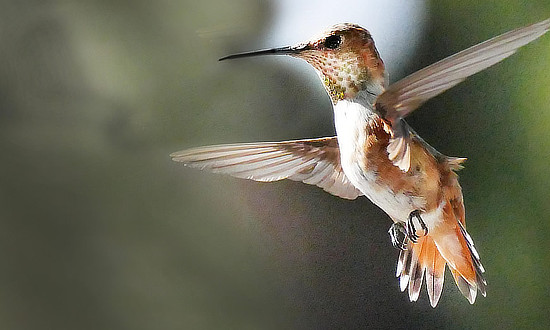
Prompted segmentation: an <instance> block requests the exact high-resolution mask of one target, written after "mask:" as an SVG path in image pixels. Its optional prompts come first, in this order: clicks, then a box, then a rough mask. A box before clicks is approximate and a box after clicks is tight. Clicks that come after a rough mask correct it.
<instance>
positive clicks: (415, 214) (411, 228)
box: [407, 210, 428, 243]
mask: <svg viewBox="0 0 550 330" xmlns="http://www.w3.org/2000/svg"><path fill="white" fill-rule="evenodd" d="M415 219H416V221H417V222H418V224H419V225H420V227H421V228H422V230H423V231H424V235H422V236H426V235H428V227H427V226H426V223H425V222H424V220H422V218H421V217H420V210H414V211H412V212H411V214H409V221H407V236H408V237H409V239H410V240H411V241H413V243H416V242H417V241H418V238H419V236H418V234H417V233H416V227H415V225H414V220H415Z"/></svg>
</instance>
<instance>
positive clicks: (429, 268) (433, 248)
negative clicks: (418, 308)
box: [396, 203, 487, 307]
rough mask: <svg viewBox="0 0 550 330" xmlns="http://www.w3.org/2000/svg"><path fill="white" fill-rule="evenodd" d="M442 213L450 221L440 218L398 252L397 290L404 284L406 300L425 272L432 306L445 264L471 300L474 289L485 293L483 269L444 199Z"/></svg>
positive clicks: (415, 292)
mask: <svg viewBox="0 0 550 330" xmlns="http://www.w3.org/2000/svg"><path fill="white" fill-rule="evenodd" d="M443 213H444V216H445V218H446V219H447V220H448V219H451V218H449V217H452V219H453V221H442V222H441V223H440V224H439V225H438V226H437V227H436V228H434V229H432V230H431V231H430V232H429V234H428V235H426V236H423V237H420V238H419V239H418V240H417V242H416V243H413V242H411V241H409V242H408V246H407V249H406V250H403V251H401V254H400V255H399V261H398V263H397V273H396V276H397V277H399V282H400V287H401V291H405V289H406V288H407V286H408V288H409V298H410V300H411V301H416V300H417V299H418V296H419V293H420V288H421V286H422V279H423V277H424V274H426V287H427V291H428V296H429V298H430V304H431V306H432V307H435V306H436V305H437V303H438V301H439V298H440V296H441V292H442V289H443V280H444V275H445V265H449V268H450V270H451V273H452V275H453V277H454V280H455V283H456V285H457V287H458V289H459V290H460V292H461V293H462V294H463V295H464V296H465V297H466V298H467V299H468V301H469V302H470V303H471V304H473V303H474V301H475V299H476V295H477V291H478V290H479V291H480V292H481V294H482V295H483V296H485V295H486V286H487V282H486V281H485V279H484V278H483V273H484V272H485V270H484V269H483V266H482V265H481V262H480V260H479V254H478V253H477V251H476V250H475V248H474V244H473V241H472V239H471V237H470V235H469V234H468V233H467V232H466V230H465V229H464V227H463V226H462V224H461V223H460V221H457V220H455V219H456V217H455V215H454V212H453V208H452V206H451V204H450V203H446V205H445V207H444V208H443Z"/></svg>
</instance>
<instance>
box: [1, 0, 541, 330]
mask: <svg viewBox="0 0 550 330" xmlns="http://www.w3.org/2000/svg"><path fill="white" fill-rule="evenodd" d="M271 5H272V4H270V3H266V2H254V1H246V0H236V1H231V2H220V1H195V2H193V1H181V2H176V1H168V0H161V1H156V2H144V1H123V0H118V1H101V0H95V1H91V0H90V1H80V2H69V1H61V0H59V1H55V0H43V1H26V2H15V1H3V2H1V3H0V18H1V19H0V40H1V42H2V45H3V46H2V47H1V48H0V151H1V153H2V155H4V157H3V158H2V161H1V163H0V164H1V165H0V166H1V167H0V197H1V198H0V260H1V262H2V265H3V267H2V270H1V271H0V327H1V328H5V329H48V328H52V329H98V328H101V329H181V328H190V329H219V328H237V329H247V328H250V329H258V328H274V329H278V328H354V327H366V326H370V327H389V326H392V327H394V328H416V327H423V328H431V327H434V328H457V329H463V328H476V329H482V328H487V329H490V328H494V327H495V326H496V325H497V324H498V325H500V326H501V327H503V328H510V329H515V328H530V329H533V328H541V329H543V328H548V327H550V321H549V319H548V315H547V313H548V311H547V309H548V308H547V307H546V306H549V305H550V295H549V294H548V293H549V292H550V288H549V284H548V283H549V282H548V274H549V273H550V255H549V254H548V251H549V249H550V243H549V241H548V239H547V237H548V234H549V233H550V221H549V216H548V214H550V212H549V211H550V204H549V203H548V196H549V192H550V191H549V188H548V187H549V186H550V172H549V171H548V169H547V167H548V166H547V164H548V163H549V161H550V153H549V150H550V102H549V101H550V79H549V75H548V72H549V71H550V65H549V63H550V36H545V37H544V38H542V39H541V40H539V41H537V42H535V43H533V44H531V45H529V46H527V47H525V48H524V49H521V50H520V51H519V52H518V54H516V55H514V56H513V57H511V58H510V59H507V60H506V61H504V62H503V63H502V64H499V65H498V66H496V67H494V68H490V69H488V70H487V71H485V72H483V73H481V74H479V75H476V76H475V77H472V78H471V79H469V80H468V81H467V82H466V83H463V84H461V85H459V86H457V87H456V88H454V89H452V90H450V91H449V92H447V93H445V94H444V95H442V96H440V97H438V98H436V99H434V100H432V101H430V102H428V103H427V104H426V105H425V106H424V108H423V110H422V111H419V112H418V113H415V114H414V115H413V116H412V117H411V118H410V121H409V122H410V123H411V125H412V126H413V127H415V129H416V130H417V131H418V132H419V133H420V134H421V135H422V136H423V137H424V138H425V139H426V140H427V141H429V142H430V143H431V144H433V145H434V146H435V147H436V148H438V149H439V150H441V151H442V152H444V153H446V154H450V155H457V156H467V157H468V158H469V161H468V162H467V163H466V166H467V167H466V169H465V170H463V171H462V172H461V182H462V185H463V188H464V193H465V199H466V207H467V214H468V228H469V231H470V232H471V234H472V236H473V237H474V239H475V241H476V246H477V247H478V250H479V251H480V253H481V256H482V260H483V262H484V265H485V268H486V269H487V277H488V281H489V288H488V296H487V298H482V297H480V298H479V299H478V301H477V302H476V304H475V305H474V306H470V305H469V304H468V303H467V301H466V300H465V299H464V298H463V297H462V296H461V295H460V294H459V292H458V290H457V289H456V288H455V287H454V284H453V283H452V280H451V278H450V276H447V284H446V286H445V289H444V291H445V292H444V293H443V297H442V299H441V301H440V304H439V306H438V307H437V309H435V310H432V309H431V307H429V304H428V299H427V297H426V294H425V292H424V291H423V293H422V295H421V298H420V301H419V302H417V303H414V304H411V303H409V302H408V300H407V297H406V295H405V294H403V293H400V292H399V290H398V285H397V281H396V279H395V278H393V272H394V269H395V262H396V258H397V251H395V250H393V249H392V248H391V246H390V244H389V239H388V237H387V234H386V230H387V228H388V226H389V225H390V221H389V220H388V219H387V217H386V216H385V215H384V214H383V213H382V212H381V211H379V210H378V209H376V207H374V206H373V205H371V204H370V203H369V202H368V201H366V200H365V199H359V200H357V201H344V200H340V199H337V198H334V197H333V196H330V195H328V194H326V193H324V192H323V191H321V190H320V189H318V188H315V187H311V186H306V185H303V184H299V183H295V182H284V183H283V182H281V183H276V184H270V185H268V184H259V183H255V182H246V181H239V180H236V179H231V178H227V177H223V176H217V175H211V174H207V173H202V172H196V171H192V170H187V169H184V168H181V167H180V166H179V165H178V164H174V163H172V162H171V161H170V160H169V157H168V154H169V153H170V152H171V151H175V150H178V149H182V148H185V147H191V146H197V145H202V144H210V143H224V142H244V141H258V140H279V139H290V138H304V137H313V136H323V135H329V134H332V132H333V128H332V114H331V109H330V105H329V103H328V99H327V97H326V96H325V95H324V92H323V90H322V89H321V87H320V84H319V83H318V82H317V81H316V78H315V75H314V74H313V73H312V72H311V73H310V74H308V75H307V76H304V75H303V72H304V71H303V70H302V71H296V70H294V68H293V65H294V64H292V63H293V62H292V61H287V60H284V59H277V60H274V59H270V60H260V59H258V60H250V61H246V62H245V61H239V62H234V63H231V64H225V63H224V65H219V64H218V63H217V62H216V60H217V58H219V57H220V56H221V55H225V54H227V53H230V52H232V51H235V50H246V49H253V48H254V47H255V45H257V44H259V42H258V40H260V39H261V38H262V34H263V33H264V32H265V31H263V30H262V29H263V28H265V27H266V26H267V25H268V24H266V23H267V22H269V21H270V20H272V19H273V18H272V17H271V15H272V10H271V9H272V8H271ZM430 8H431V9H430V10H431V11H430V20H431V21H430V23H429V30H428V31H427V33H426V37H425V40H424V42H423V46H422V48H421V49H420V50H419V51H418V53H417V54H411V59H410V61H409V67H408V71H409V72H413V71H414V70H417V69H420V68H421V67H423V66H424V65H427V64H430V63H431V62H434V61H436V60H438V59H440V58H443V57H444V56H447V55H450V54H452V53H454V52H456V51H459V50H461V49H463V48H466V47H468V46H470V45H473V44H475V43H477V42H480V41H483V40H485V39H487V38H489V37H492V36H494V35H497V34H499V33H502V32H505V31H507V30H510V29H512V28H515V27H519V26H523V25H525V24H527V23H531V22H535V21H538V20H542V19H544V18H547V17H550V3H548V1H542V0H541V1H531V2H529V3H528V4H526V3H525V2H524V1H518V0H507V1H485V2H482V1H471V0H466V1H460V2H459V1H432V2H431V7H430ZM298 73H300V74H298ZM394 78H398V77H394ZM393 80H394V81H395V79H393ZM447 275H449V274H447Z"/></svg>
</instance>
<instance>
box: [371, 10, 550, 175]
mask: <svg viewBox="0 0 550 330" xmlns="http://www.w3.org/2000/svg"><path fill="white" fill-rule="evenodd" d="M549 29H550V19H547V20H544V21H541V22H538V23H535V24H532V25H529V26H526V27H523V28H519V29H516V30H513V31H510V32H506V33H504V34H501V35H500V36H497V37H494V38H492V39H489V40H487V41H485V42H482V43H480V44H477V45H475V46H473V47H470V48H468V49H466V50H463V51H461V52H459V53H456V54H454V55H452V56H449V57H447V58H445V59H443V60H441V61H439V62H436V63H434V64H432V65H430V66H428V67H426V68H424V69H422V70H420V71H417V72H415V73H413V74H411V75H409V76H407V77H405V78H403V79H402V80H400V81H398V82H396V83H395V84H392V85H390V86H389V87H388V89H386V91H384V93H382V94H381V95H380V96H379V97H378V98H377V100H376V109H377V111H379V113H381V114H382V115H383V116H384V118H386V119H387V120H389V121H390V122H391V123H392V125H393V126H397V129H395V128H394V131H395V133H396V134H395V135H396V136H395V137H394V141H392V142H390V145H389V146H388V151H391V155H392V156H394V159H392V161H394V164H396V165H398V164H403V167H404V166H405V165H406V164H407V163H410V162H409V161H408V160H403V158H404V157H410V153H408V152H407V148H408V145H407V141H406V140H407V139H408V138H409V137H408V136H407V134H406V133H407V132H405V129H403V127H400V126H402V124H403V123H402V120H401V119H402V118H404V117H406V116H407V115H408V114H409V113H411V112H412V111H414V110H415V109H417V108H418V107H419V106H420V105H422V104H423V103H424V102H426V101H427V100H429V99H430V98H432V97H434V96H436V95H438V94H441V93H443V92H444V91H446V90H447V89H449V88H451V87H453V86H455V85H456V84H458V83H460V82H461V81H463V80H465V79H466V78H467V77H468V76H471V75H473V74H475V73H477V72H479V71H481V70H483V69H486V68H488V67H490V66H491V65H493V64H496V63H497V62H500V61H502V60H503V59H505V58H506V57H508V56H510V55H512V54H513V53H514V52H515V51H516V50H517V49H518V48H519V47H521V46H524V45H526V44H528V43H529V42H531V41H533V40H535V39H537V38H538V37H540V36H542V35H543V34H545V33H546V32H547V31H548V30H549ZM398 166H399V165H398ZM400 167H401V166H400ZM401 169H404V168H401ZM407 170H408V168H407Z"/></svg>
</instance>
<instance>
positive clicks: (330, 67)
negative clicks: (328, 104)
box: [300, 52, 384, 104]
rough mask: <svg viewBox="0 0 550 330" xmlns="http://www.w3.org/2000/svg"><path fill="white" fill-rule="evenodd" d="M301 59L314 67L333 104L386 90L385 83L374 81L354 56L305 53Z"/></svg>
mask: <svg viewBox="0 0 550 330" xmlns="http://www.w3.org/2000/svg"><path fill="white" fill-rule="evenodd" d="M300 57H301V58H302V59H304V60H306V61H307V62H308V63H310V64H311V65H313V67H314V68H315V70H316V71H317V74H318V75H319V77H320V78H321V81H322V82H323V85H324V87H325V90H326V91H327V93H328V95H329V96H330V98H331V100H332V103H333V104H336V103H337V102H338V101H340V100H344V99H353V98H355V97H357V95H358V94H359V93H360V92H362V91H366V92H370V93H372V94H376V95H377V94H380V93H381V92H382V91H383V90H384V86H383V82H378V81H377V79H374V77H373V75H372V74H371V73H370V72H369V69H368V67H366V66H362V65H360V62H359V61H358V60H357V58H353V56H349V57H346V58H342V57H341V56H340V57H336V56H335V55H334V54H331V53H329V52H323V53H320V54H319V53H318V52H317V53H309V52H305V54H300Z"/></svg>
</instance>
